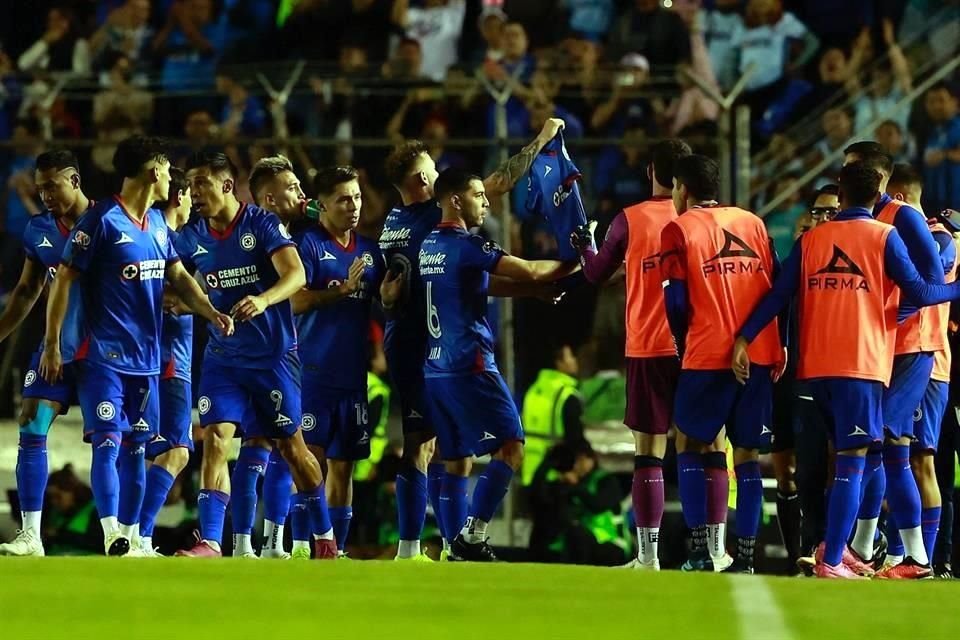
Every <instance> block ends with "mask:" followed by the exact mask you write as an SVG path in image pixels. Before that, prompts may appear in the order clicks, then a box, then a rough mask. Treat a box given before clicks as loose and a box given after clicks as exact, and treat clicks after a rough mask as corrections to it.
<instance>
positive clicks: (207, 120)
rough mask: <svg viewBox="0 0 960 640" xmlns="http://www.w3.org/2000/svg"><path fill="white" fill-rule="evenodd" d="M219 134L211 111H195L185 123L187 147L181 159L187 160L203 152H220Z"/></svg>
mask: <svg viewBox="0 0 960 640" xmlns="http://www.w3.org/2000/svg"><path fill="white" fill-rule="evenodd" d="M218 133H219V128H218V127H217V123H216V120H214V119H213V116H212V115H210V112H209V111H194V112H193V113H191V114H189V115H188V116H187V118H186V120H185V121H184V123H183V135H184V137H185V138H186V142H187V146H186V148H185V149H183V150H182V151H181V153H180V154H179V156H180V157H181V159H186V157H187V156H189V155H191V154H194V153H199V152H201V151H207V150H220V149H219V146H218Z"/></svg>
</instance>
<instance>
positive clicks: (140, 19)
mask: <svg viewBox="0 0 960 640" xmlns="http://www.w3.org/2000/svg"><path fill="white" fill-rule="evenodd" d="M152 35H153V30H152V29H151V27H150V0H127V1H126V2H125V3H124V4H123V6H121V7H118V8H116V9H114V10H113V11H111V12H110V13H109V14H108V15H107V19H106V21H105V22H104V23H103V24H102V25H101V26H100V28H99V29H97V31H96V32H95V33H94V34H93V36H92V37H91V38H90V49H91V50H92V52H93V57H94V60H95V61H96V66H97V67H98V68H99V67H105V68H109V63H110V62H111V61H112V56H111V54H114V53H120V54H123V55H124V56H126V57H127V59H128V60H130V62H132V63H133V65H134V66H140V64H141V62H142V61H143V54H144V53H145V49H146V45H147V42H149V41H150V38H151V37H152Z"/></svg>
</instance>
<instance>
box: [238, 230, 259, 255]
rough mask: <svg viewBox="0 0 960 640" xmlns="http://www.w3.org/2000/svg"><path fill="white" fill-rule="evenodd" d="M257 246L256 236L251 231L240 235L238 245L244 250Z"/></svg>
mask: <svg viewBox="0 0 960 640" xmlns="http://www.w3.org/2000/svg"><path fill="white" fill-rule="evenodd" d="M256 246H257V237H256V236H255V235H253V234H252V233H245V234H243V235H242V236H240V247H241V248H242V249H243V250H244V251H251V250H252V249H253V248H254V247H256Z"/></svg>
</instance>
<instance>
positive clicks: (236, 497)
mask: <svg viewBox="0 0 960 640" xmlns="http://www.w3.org/2000/svg"><path fill="white" fill-rule="evenodd" d="M269 458H270V452H269V451H268V450H267V449H264V448H262V447H240V455H239V456H237V462H236V464H235V465H234V466H233V474H232V475H231V476H230V486H231V491H230V494H231V495H230V518H231V520H232V521H233V532H234V533H235V534H241V535H250V534H251V532H252V531H253V521H254V520H255V519H256V517H257V480H259V479H260V475H261V474H262V473H263V472H264V470H265V469H266V468H267V460H269Z"/></svg>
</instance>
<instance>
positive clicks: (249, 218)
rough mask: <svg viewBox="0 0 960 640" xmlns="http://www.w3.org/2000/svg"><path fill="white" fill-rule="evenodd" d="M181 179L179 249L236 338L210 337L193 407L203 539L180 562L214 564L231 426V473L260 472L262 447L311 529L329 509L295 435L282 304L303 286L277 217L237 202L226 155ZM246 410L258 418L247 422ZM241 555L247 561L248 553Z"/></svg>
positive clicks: (205, 157)
mask: <svg viewBox="0 0 960 640" xmlns="http://www.w3.org/2000/svg"><path fill="white" fill-rule="evenodd" d="M186 170H187V180H188V182H189V184H190V194H191V198H192V199H193V204H194V208H195V209H196V211H197V213H198V214H199V216H200V217H199V219H198V220H196V221H195V222H192V223H190V224H187V225H186V226H185V227H184V228H183V230H182V231H181V233H180V236H179V237H178V238H177V247H178V249H179V252H180V254H181V255H182V256H183V257H184V260H186V261H188V262H189V263H190V265H191V266H192V267H195V268H196V270H197V271H198V272H199V273H200V274H201V275H202V277H203V279H204V281H205V282H206V284H207V290H208V291H209V293H210V297H211V300H212V301H213V304H214V305H215V306H216V307H217V308H218V309H223V310H228V311H229V312H230V314H231V315H232V316H233V317H234V319H235V320H236V322H237V330H236V333H235V334H233V335H232V336H221V335H218V334H216V333H213V332H211V335H210V341H209V342H208V344H207V349H206V353H205V354H204V362H203V368H202V370H201V378H200V398H199V400H198V401H197V404H198V409H199V411H200V422H201V426H203V427H204V428H205V432H204V443H203V445H204V451H203V462H202V465H201V486H202V489H201V491H200V496H199V500H198V508H199V511H200V514H199V515H200V526H201V531H200V534H199V535H198V540H197V543H196V544H195V545H194V547H193V548H192V549H189V550H185V551H179V552H178V555H187V556H195V557H197V556H199V557H218V556H220V555H221V551H220V541H221V539H222V536H223V520H224V514H225V511H226V506H227V502H228V501H229V499H230V498H229V493H228V492H229V490H230V480H229V478H228V476H227V468H226V455H227V450H228V448H229V444H230V441H231V439H232V438H233V436H234V433H235V432H236V430H237V425H239V424H241V423H242V424H243V430H244V433H243V438H244V446H243V447H241V457H240V459H238V464H241V463H243V464H245V465H246V466H248V467H251V466H254V465H255V464H257V463H258V462H259V463H260V465H261V469H260V472H262V470H263V469H262V467H263V466H265V465H266V461H267V458H268V455H269V452H268V448H267V447H269V446H271V445H272V444H275V445H276V446H277V447H278V448H279V449H280V453H281V455H282V456H283V458H284V460H286V461H287V464H289V465H290V471H291V473H292V475H293V479H294V483H295V484H296V486H297V488H298V489H299V490H300V491H301V493H303V494H305V496H306V503H307V507H308V509H310V511H311V514H312V515H314V520H315V522H316V521H320V520H321V517H322V515H325V514H321V513H319V512H320V511H321V510H322V511H324V512H325V511H326V501H325V500H324V498H323V473H322V470H321V468H320V465H319V463H317V460H316V458H314V456H313V454H312V453H310V451H309V450H308V449H307V447H306V444H304V442H303V435H302V434H301V432H300V416H301V411H300V361H299V358H298V357H297V351H296V347H297V345H296V331H295V329H294V323H293V313H292V311H291V308H290V301H289V298H290V297H291V296H292V295H293V294H294V293H296V292H297V291H299V290H300V289H301V288H302V287H303V286H304V284H305V278H304V272H303V264H302V263H301V262H300V258H299V256H298V255H297V251H296V247H295V246H294V244H293V241H292V240H291V239H290V236H289V234H288V233H287V230H286V227H285V226H284V225H283V224H282V223H281V222H280V219H279V218H277V216H276V215H274V214H272V213H270V212H268V211H265V210H263V209H260V208H259V207H256V206H253V205H248V204H246V203H242V202H240V201H239V200H237V197H236V195H235V188H236V179H237V169H236V167H234V166H233V164H232V163H231V162H230V160H229V159H228V158H227V157H226V156H225V155H224V154H222V153H218V152H202V153H198V154H195V155H193V156H191V157H190V158H189V159H188V161H187V165H186ZM250 408H252V410H253V413H254V414H255V419H253V420H244V418H245V415H246V413H247V411H248V409H250ZM269 440H272V441H273V442H272V443H270V442H269ZM264 441H267V442H264ZM264 444H265V445H266V446H264ZM244 449H247V450H250V452H249V453H248V454H244V451H243V450H244ZM245 456H246V457H245ZM255 456H256V457H255ZM254 496H255V493H254ZM244 499H245V500H247V499H249V498H248V497H245V498H244ZM314 512H317V513H314ZM251 526H252V525H251ZM319 533H320V532H319V531H315V534H319ZM315 538H316V539H315V542H314V545H315V551H316V556H317V557H318V558H335V557H336V544H335V542H334V540H333V539H332V536H331V538H330V539H321V538H320V537H319V536H318V535H316V536H315ZM246 541H247V544H249V542H248V541H249V536H248V537H247V538H246ZM239 555H249V556H252V555H253V549H252V547H249V546H247V547H246V548H244V549H241V550H240V554H239Z"/></svg>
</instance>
